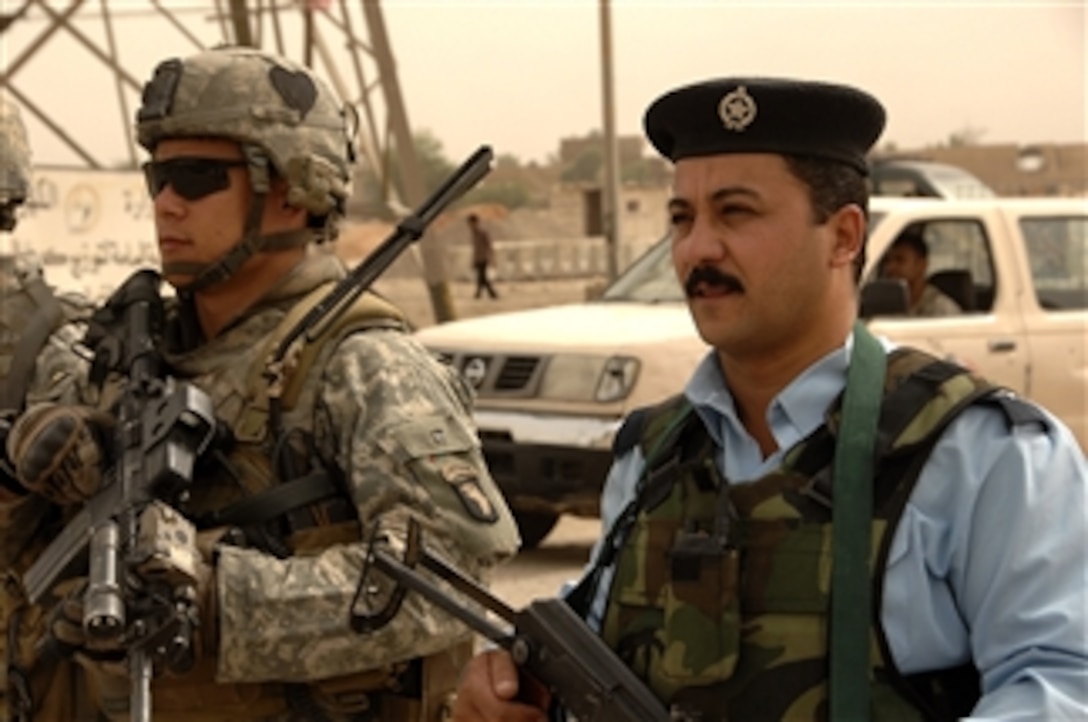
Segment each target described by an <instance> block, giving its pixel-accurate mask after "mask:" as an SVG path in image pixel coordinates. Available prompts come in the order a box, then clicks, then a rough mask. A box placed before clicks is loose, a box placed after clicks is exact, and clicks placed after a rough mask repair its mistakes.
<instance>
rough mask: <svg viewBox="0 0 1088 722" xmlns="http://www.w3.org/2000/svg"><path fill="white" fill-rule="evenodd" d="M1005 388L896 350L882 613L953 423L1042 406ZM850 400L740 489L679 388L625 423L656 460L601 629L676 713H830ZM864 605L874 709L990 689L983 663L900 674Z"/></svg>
mask: <svg viewBox="0 0 1088 722" xmlns="http://www.w3.org/2000/svg"><path fill="white" fill-rule="evenodd" d="M996 391H997V389H996V388H995V387H993V386H992V385H990V384H989V383H987V382H985V381H984V380H982V379H980V378H977V377H974V376H972V375H970V374H969V373H968V372H966V371H964V370H963V369H961V368H959V367H956V366H954V365H952V364H949V363H945V362H942V361H938V360H936V359H934V358H933V357H931V356H929V355H927V354H923V353H921V352H918V351H913V350H898V351H896V352H894V353H893V354H892V355H891V356H890V357H889V359H888V371H887V375H886V381H885V397H884V401H883V403H882V407H881V415H880V422H879V426H878V441H877V447H878V448H877V449H876V450H875V453H876V458H877V466H876V468H877V478H876V480H875V487H874V518H873V520H872V524H873V535H872V538H873V549H872V558H873V559H874V560H875V563H874V564H873V569H874V590H875V593H874V610H879V609H880V600H881V595H880V590H881V588H882V584H881V583H880V582H881V581H882V580H883V576H884V564H885V560H886V556H887V550H888V547H889V545H890V543H891V539H892V537H893V535H894V533H895V529H896V525H897V523H898V521H899V517H900V516H901V514H902V509H903V506H904V505H905V503H906V500H907V498H908V497H909V495H910V493H911V490H912V489H913V486H914V483H915V481H916V479H917V477H918V474H919V472H920V470H921V467H922V465H923V463H924V461H925V459H926V458H927V457H928V452H929V450H930V448H931V447H932V445H933V444H934V443H936V440H937V438H938V437H939V436H940V433H941V432H942V431H943V429H944V428H945V427H946V426H947V424H948V423H949V422H950V421H951V420H952V419H953V418H954V417H955V416H956V415H957V414H958V413H959V412H960V411H961V410H962V409H964V408H965V407H966V406H968V405H970V404H972V403H976V402H989V401H994V402H996V403H998V404H999V405H1001V406H1002V407H1003V408H1004V407H1005V406H1006V405H1014V404H1015V405H1016V409H1015V411H1016V413H1008V409H1006V411H1007V414H1006V415H1007V417H1008V418H1009V419H1010V420H1011V421H1013V422H1018V421H1019V420H1021V419H1023V418H1027V416H1025V415H1024V414H1023V411H1024V409H1030V408H1031V407H1029V406H1027V405H1026V404H1023V403H1022V402H1018V401H1016V400H1015V399H1011V398H1009V397H1006V396H1003V395H999V394H996V393H995V392H996ZM840 401H841V398H840ZM838 403H839V402H836V404H835V405H833V407H832V409H831V411H830V413H829V422H828V423H826V424H824V425H823V426H821V427H820V428H819V429H817V430H816V431H815V432H814V433H813V434H811V435H810V436H809V437H808V438H807V439H805V440H804V441H802V442H801V443H799V444H798V445H797V446H795V447H794V448H792V449H789V450H788V451H787V452H786V454H785V455H784V458H783V462H782V464H781V465H780V466H779V468H778V469H776V470H775V471H773V472H772V473H770V474H767V475H766V476H764V477H762V478H760V479H756V480H754V481H752V482H750V483H745V484H741V485H736V486H733V485H730V484H729V482H728V480H727V479H724V478H722V475H721V474H720V472H719V467H718V465H717V463H716V456H717V454H719V453H720V451H721V450H720V449H719V448H718V447H716V446H715V445H714V443H713V442H712V441H711V439H710V437H709V435H708V434H707V433H706V430H705V427H704V426H703V424H702V422H701V421H700V419H699V418H698V417H697V415H696V414H694V413H693V411H692V409H691V406H690V404H689V403H688V402H687V400H686V399H685V398H684V397H682V396H678V397H674V398H672V399H670V400H668V401H666V402H664V403H663V404H661V405H659V406H657V407H653V408H651V409H648V410H646V412H645V414H642V415H640V418H639V419H638V420H637V421H636V422H635V427H636V430H634V431H632V430H631V429H628V430H626V431H625V432H621V436H623V435H626V437H627V442H626V443H628V444H632V445H633V443H635V442H637V443H639V444H640V445H641V448H642V450H643V455H644V458H645V459H646V465H645V470H644V472H643V476H642V478H641V479H640V481H639V487H638V489H639V491H638V494H637V498H636V500H635V502H633V503H632V505H631V506H629V507H628V509H627V510H625V511H624V513H623V514H622V515H621V517H620V518H619V520H618V521H617V523H616V525H615V527H614V529H615V530H617V531H614V532H613V533H619V534H625V536H624V537H622V538H623V539H624V543H623V545H622V548H619V551H618V555H617V556H616V557H615V570H616V571H615V575H614V577H613V582H612V587H611V590H610V594H609V597H608V604H607V607H606V611H605V615H604V622H603V626H602V631H601V633H602V637H603V638H604V640H605V641H606V642H607V643H608V645H609V646H610V647H611V648H612V649H614V650H615V651H616V653H617V655H618V656H620V657H621V659H623V660H624V662H625V663H626V664H628V666H630V667H631V668H632V669H633V670H634V671H635V672H636V673H637V674H639V675H640V676H641V677H642V678H643V679H644V680H646V682H647V684H648V685H649V686H650V687H651V689H652V690H653V691H654V692H655V693H656V694H657V695H658V697H659V698H660V699H662V700H663V701H664V702H665V703H666V704H667V705H670V706H671V707H672V710H673V713H674V716H675V717H676V718H678V719H683V720H689V719H690V720H693V721H694V720H698V721H699V722H715V721H718V720H722V721H724V720H727V719H730V720H746V721H751V722H762V721H764V720H766V721H768V722H770V721H772V720H773V721H775V722H777V721H778V720H791V721H798V722H800V721H802V720H803V721H804V722H824V721H825V720H827V716H828V703H827V681H828V680H827V676H828V664H827V659H828V648H829V645H828V634H829V631H828V626H829V612H830V605H829V595H830V593H831V589H830V580H831V563H832V556H831V504H832V502H833V488H832V484H831V479H830V469H831V461H832V458H833V455H834V448H835V437H834V432H833V431H832V429H833V428H835V427H836V424H837V420H838V413H839V412H838ZM1030 416H1031V418H1032V419H1033V420H1035V421H1038V420H1039V417H1038V415H1037V414H1035V415H1030ZM640 424H641V428H640V430H639V429H638V427H639V425H640ZM619 444H620V442H619V441H618V445H619ZM622 452H623V449H621V448H617V455H619V454H620V453H622ZM949 481H950V482H954V480H949ZM609 546H611V545H610V544H609V543H607V542H606V543H605V545H604V548H608V547H609ZM607 563H608V561H607V560H602V562H601V566H606V565H607ZM588 576H591V575H588ZM867 613H868V614H869V616H870V618H871V619H872V622H871V640H872V653H871V655H870V656H871V659H872V660H873V663H872V672H871V676H870V678H871V680H872V685H873V688H872V700H873V706H874V710H873V713H872V715H871V717H870V719H872V720H876V721H880V722H886V721H888V720H930V719H933V720H936V719H956V718H958V717H959V716H961V715H965V714H967V713H968V712H969V711H970V709H971V707H972V706H973V704H974V702H975V700H976V699H977V696H978V691H977V690H978V686H977V685H978V680H977V672H976V671H975V670H974V668H973V667H966V668H961V669H957V670H946V671H943V672H940V673H936V674H927V675H925V676H918V677H912V678H909V679H907V678H903V677H902V676H901V675H899V673H898V672H897V671H896V669H895V666H894V662H893V661H892V659H891V655H890V653H889V650H888V648H887V641H886V639H885V637H884V633H883V628H882V626H881V621H880V618H879V617H880V615H879V613H878V612H877V613H874V612H871V611H870V612H867V610H861V609H859V610H858V614H867Z"/></svg>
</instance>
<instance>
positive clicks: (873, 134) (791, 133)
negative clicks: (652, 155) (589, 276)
mask: <svg viewBox="0 0 1088 722" xmlns="http://www.w3.org/2000/svg"><path fill="white" fill-rule="evenodd" d="M644 124H645V127H646V136H647V137H648V138H649V139H650V142H651V143H652V144H653V146H654V148H656V149H657V152H659V153H660V154H661V155H663V156H665V157H666V158H668V159H669V160H672V161H677V160H680V159H681V158H691V157H695V156H707V155H719V154H723V153H776V154H783V155H785V154H789V155H805V156H813V157H816V158H826V159H828V160H833V161H839V162H841V163H846V164H848V165H850V166H852V167H854V168H856V169H857V170H859V171H860V172H861V173H863V174H867V173H868V166H867V164H866V161H865V155H866V153H868V152H869V149H870V148H871V147H872V145H873V143H875V142H876V139H877V138H879V137H880V133H881V131H883V130H884V107H883V106H882V105H881V104H880V102H879V101H878V100H877V99H876V98H874V97H873V96H871V95H869V94H868V93H866V92H864V91H861V90H858V89H857V88H851V87H849V86H846V85H835V84H831V83H819V82H810V81H802V80H786V79H779V78H722V79H720V80H709V81H706V82H703V83H696V84H694V85H687V86H684V87H682V88H677V89H676V90H672V91H670V92H668V93H666V94H665V95H662V96H661V97H660V98H658V99H657V100H655V101H654V102H653V103H652V104H651V105H650V107H649V109H648V110H647V111H646V118H645V120H644Z"/></svg>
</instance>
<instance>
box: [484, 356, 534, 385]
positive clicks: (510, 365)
mask: <svg viewBox="0 0 1088 722" xmlns="http://www.w3.org/2000/svg"><path fill="white" fill-rule="evenodd" d="M539 365H540V358H539V357H537V356H510V357H508V358H507V359H506V360H505V361H504V362H503V364H502V370H501V371H499V375H498V377H496V379H495V385H494V388H495V390H496V391H520V390H522V389H524V388H526V387H527V386H528V385H529V382H531V381H532V380H533V372H535V371H536V367H537V366H539Z"/></svg>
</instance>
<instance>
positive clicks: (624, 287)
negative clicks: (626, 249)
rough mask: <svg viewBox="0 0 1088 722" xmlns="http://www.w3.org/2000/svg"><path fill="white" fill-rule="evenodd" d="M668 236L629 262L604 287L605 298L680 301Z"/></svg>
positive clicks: (681, 297) (611, 299)
mask: <svg viewBox="0 0 1088 722" xmlns="http://www.w3.org/2000/svg"><path fill="white" fill-rule="evenodd" d="M669 250H670V237H669V236H666V237H665V238H662V239H661V240H660V241H658V242H657V243H655V244H654V245H652V246H651V247H650V250H648V251H646V252H645V253H644V254H642V255H641V256H640V257H639V258H638V259H637V260H636V261H635V262H634V263H632V264H631V265H630V266H629V267H628V268H627V270H626V271H624V272H623V274H622V275H621V276H620V277H619V278H617V279H616V280H615V282H614V283H613V284H612V285H611V286H609V287H608V288H607V289H605V292H604V294H602V296H601V298H602V299H603V300H605V301H635V302H639V303H660V302H665V301H683V300H684V291H683V289H681V288H680V282H679V281H677V280H676V272H675V271H674V270H673V267H672V254H671V253H670V252H669Z"/></svg>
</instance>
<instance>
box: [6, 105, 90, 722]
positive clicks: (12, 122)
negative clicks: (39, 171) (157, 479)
mask: <svg viewBox="0 0 1088 722" xmlns="http://www.w3.org/2000/svg"><path fill="white" fill-rule="evenodd" d="M29 191H30V147H29V144H28V142H27V132H26V128H25V126H24V125H23V122H22V118H21V117H20V114H19V109H18V107H17V106H16V105H14V104H13V103H11V102H10V101H9V100H8V99H7V98H6V97H4V96H0V450H2V448H3V445H4V441H5V440H6V438H7V434H8V431H9V430H10V426H11V423H12V421H13V420H14V418H15V416H17V415H18V414H19V413H20V412H21V411H22V410H23V409H25V408H26V407H27V406H33V405H35V404H39V403H47V402H64V403H72V402H75V401H77V400H78V385H77V380H78V379H79V378H80V377H82V376H83V375H84V374H85V373H86V371H87V362H86V360H85V357H84V355H82V353H81V352H80V351H79V350H78V348H79V340H80V338H81V336H82V326H81V323H80V321H81V320H82V319H83V318H85V317H86V316H87V314H88V313H89V310H90V304H89V303H88V302H87V301H86V300H85V299H81V298H79V297H77V296H74V295H70V294H69V295H59V296H58V295H56V294H54V292H53V290H52V289H50V288H49V286H47V285H46V283H45V279H44V277H43V274H42V268H41V266H40V264H38V263H37V261H36V260H35V259H34V258H33V257H31V256H29V255H27V254H22V255H17V254H16V253H15V252H14V248H13V247H12V239H11V237H10V235H9V234H10V232H11V231H13V230H14V229H15V226H16V224H17V216H16V213H17V210H18V208H19V206H21V205H22V204H23V203H25V202H26V200H27V197H28V195H29ZM46 508H47V503H46V502H45V500H44V499H42V498H40V497H36V496H34V495H32V494H28V493H27V492H26V490H25V489H24V488H23V487H22V486H21V485H20V484H19V483H18V481H17V480H16V478H15V472H14V469H12V468H11V466H10V465H9V464H8V463H7V460H6V458H4V454H3V453H2V451H0V584H2V588H0V625H2V628H3V630H4V634H3V635H2V636H0V657H2V658H3V666H2V667H0V720H2V721H3V722H7V721H8V720H10V719H15V718H19V717H21V716H25V714H26V713H27V712H28V711H29V705H30V693H29V688H28V686H27V680H26V678H25V677H24V676H22V675H21V673H20V671H19V670H18V668H17V667H16V666H15V661H16V659H17V658H18V656H19V651H18V650H19V648H20V645H22V644H29V642H30V641H31V640H33V639H35V638H37V637H38V636H40V635H41V632H42V626H43V622H42V619H41V615H40V610H33V609H30V608H28V606H27V605H26V604H25V603H24V601H23V599H22V593H21V590H20V584H19V580H18V576H17V570H20V569H23V568H25V566H26V564H27V563H29V560H31V559H33V557H34V556H35V554H37V553H39V552H40V551H41V549H42V548H43V547H44V540H43V539H42V538H40V537H39V536H37V535H36V533H35V532H36V530H37V520H38V519H39V518H40V517H41V515H42V514H43V513H45V511H46ZM70 673H71V669H70V668H68V669H61V668H58V669H56V670H55V671H54V674H53V675H52V677H53V678H54V679H61V678H65V677H66V676H67V675H69V674H70ZM64 691H66V690H64ZM49 713H50V717H51V718H52V719H65V718H67V716H68V715H67V710H66V708H64V707H63V705H62V706H58V707H54V708H52V709H51V710H50V711H49Z"/></svg>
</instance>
